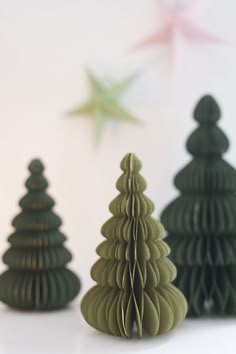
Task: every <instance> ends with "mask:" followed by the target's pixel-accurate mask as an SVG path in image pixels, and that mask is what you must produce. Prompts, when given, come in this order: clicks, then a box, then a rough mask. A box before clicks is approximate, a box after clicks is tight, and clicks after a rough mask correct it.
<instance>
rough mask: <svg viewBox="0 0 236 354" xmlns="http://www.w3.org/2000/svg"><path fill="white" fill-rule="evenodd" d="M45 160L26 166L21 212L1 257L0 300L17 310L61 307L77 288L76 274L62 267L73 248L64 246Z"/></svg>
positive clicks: (69, 257) (75, 293) (71, 297)
mask: <svg viewBox="0 0 236 354" xmlns="http://www.w3.org/2000/svg"><path fill="white" fill-rule="evenodd" d="M43 169H44V167H43V165H42V163H41V162H40V161H39V160H37V159H35V160H33V161H32V162H31V163H30V165H29V171H30V173H31V175H30V177H29V178H28V179H27V181H26V187H27V189H28V193H27V194H26V195H25V196H24V197H23V198H22V199H21V200H20V202H19V205H20V207H21V208H22V212H21V213H20V214H18V215H17V216H16V217H15V218H14V219H13V221H12V225H13V226H14V228H15V232H14V233H13V234H11V235H10V236H9V238H8V241H9V243H10V245H11V247H10V248H9V249H8V250H7V251H6V252H5V253H4V255H3V262H4V263H5V264H6V265H7V266H8V267H9V269H8V270H6V271H5V272H4V273H3V274H1V276H0V300H2V301H3V302H5V303H6V304H8V305H9V306H12V307H16V308H21V309H35V310H50V309H56V308H60V307H64V306H65V305H66V304H67V303H68V302H69V301H71V300H72V299H73V298H74V297H75V296H76V295H77V294H78V292H79V289H80V281H79V279H78V277H77V276H76V275H75V274H74V273H73V272H71V271H70V270H69V269H67V268H66V267H65V266H66V264H67V263H68V262H69V261H70V260H71V258H72V257H71V253H70V252H69V251H68V250H67V249H66V248H65V247H64V242H65V240H66V237H65V235H64V234H62V233H61V232H60V231H59V230H58V228H59V227H60V225H61V224H62V221H61V219H60V217H59V216H57V215H56V214H55V213H54V212H53V211H52V208H53V206H54V201H53V199H52V198H51V197H50V196H49V195H48V194H47V193H46V188H47V186H48V183H47V181H46V179H45V177H44V176H43Z"/></svg>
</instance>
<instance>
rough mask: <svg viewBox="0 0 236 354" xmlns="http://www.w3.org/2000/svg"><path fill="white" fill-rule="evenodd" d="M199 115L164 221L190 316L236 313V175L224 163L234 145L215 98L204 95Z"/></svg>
mask: <svg viewBox="0 0 236 354" xmlns="http://www.w3.org/2000/svg"><path fill="white" fill-rule="evenodd" d="M194 117H195V119H196V121H197V122H198V123H199V126H198V128H197V129H196V130H195V131H194V132H193V133H192V135H191V136H190V137H189V139H188V141H187V150H188V152H190V154H192V155H193V160H192V161H191V162H190V163H188V164H187V166H186V167H184V168H183V169H182V170H181V171H180V172H179V173H178V174H177V176H176V177H175V186H176V187H177V189H179V190H180V192H181V195H180V196H179V197H178V198H176V199H175V200H174V201H173V202H172V203H171V204H170V205H168V206H167V208H166V209H165V210H164V211H163V214H162V216H161V220H162V222H163V224H164V226H165V228H166V229H167V231H168V237H167V239H166V241H167V242H168V244H169V245H170V247H171V250H172V252H171V259H172V260H173V262H174V263H175V264H176V265H177V270H178V276H177V278H176V280H175V284H176V285H177V286H178V287H179V288H180V289H181V290H182V291H183V293H184V294H185V296H186V298H187V300H188V303H189V312H188V314H189V316H200V315H202V314H203V313H204V312H209V311H211V312H214V313H217V314H221V315H223V314H236V194H235V192H236V171H235V169H234V168H233V167H231V166H230V165H229V164H228V163H227V162H226V161H224V160H223V159H222V155H223V154H224V153H225V152H226V150H228V147H229V141H228V139H227V137H226V136H225V135H224V133H223V132H222V130H220V128H219V127H218V126H217V121H218V120H219V118H220V109H219V107H218V105H217V103H216V102H215V100H214V99H213V98H212V97H211V96H204V97H203V98H202V99H201V100H200V101H199V103H198V104H197V106H196V108H195V111H194Z"/></svg>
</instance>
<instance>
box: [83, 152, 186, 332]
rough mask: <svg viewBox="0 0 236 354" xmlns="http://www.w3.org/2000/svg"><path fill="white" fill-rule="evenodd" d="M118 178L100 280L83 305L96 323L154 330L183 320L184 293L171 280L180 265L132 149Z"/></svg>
mask: <svg viewBox="0 0 236 354" xmlns="http://www.w3.org/2000/svg"><path fill="white" fill-rule="evenodd" d="M121 169H122V170H123V174H122V175H121V176H120V178H119V179H118V181H117V185H116V186H117V189H118V190H119V192H120V194H119V195H118V196H117V197H116V198H115V199H114V200H113V201H112V202H111V204H110V211H111V213H112V214H113V216H112V217H111V218H110V219H109V220H108V221H107V222H106V223H105V224H104V225H103V227H102V229H101V233H102V235H103V236H104V237H105V238H106V240H105V241H104V242H103V243H101V244H100V245H99V246H98V248H97V254H98V255H99V256H100V259H99V260H98V261H97V262H96V263H95V264H94V266H93V267H92V270H91V276H92V278H93V279H94V280H95V282H97V285H95V286H94V287H93V288H92V289H91V290H90V291H89V292H88V293H87V294H86V295H85V296H84V298H83V300H82V304H81V310H82V313H83V315H84V317H85V320H86V321H87V322H88V323H89V324H90V325H91V326H92V327H94V328H96V329H98V330H100V331H102V332H105V333H107V334H112V335H115V336H123V337H131V336H132V333H133V330H134V329H135V328H137V332H138V335H139V336H140V337H142V336H143V333H144V332H146V333H147V334H148V335H150V336H156V335H158V334H160V333H164V332H168V331H170V330H171V329H173V328H175V327H176V326H177V325H179V324H180V323H181V322H182V321H183V319H184V317H185V315H186V311H187V303H186V300H185V298H184V296H183V295H182V293H181V292H180V291H179V290H178V289H177V288H176V287H175V286H173V285H172V284H171V282H172V280H174V278H175V277H176V268H175V266H174V265H173V264H172V263H171V262H170V260H169V259H168V258H167V256H168V254H169V247H168V246H167V244H166V243H165V242H164V241H162V240H161V237H162V231H163V228H162V225H161V224H160V223H159V222H158V221H157V220H155V219H154V218H153V217H152V216H151V214H152V212H153V210H154V205H153V203H152V202H151V200H150V199H149V198H147V197H146V196H145V195H144V194H143V191H144V190H145V189H146V182H145V180H144V178H143V177H142V176H141V175H140V174H139V171H140V169H141V162H140V161H139V160H138V158H137V157H136V156H135V155H134V154H128V155H126V156H125V157H124V159H123V160H122V162H121Z"/></svg>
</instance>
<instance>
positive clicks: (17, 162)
mask: <svg viewBox="0 0 236 354" xmlns="http://www.w3.org/2000/svg"><path fill="white" fill-rule="evenodd" d="M235 12H236V2H235V1H233V0H227V1H220V0H215V1H213V2H212V3H211V4H210V6H209V8H208V10H207V12H206V13H205V14H204V16H203V17H202V19H201V24H202V26H203V27H205V28H206V29H208V30H209V31H211V32H214V33H215V34H218V35H219V36H222V37H224V38H225V39H227V40H228V41H229V42H230V43H231V46H229V47H221V46H214V45H205V44H199V43H196V44H189V45H188V47H187V48H186V52H185V56H184V63H183V73H182V76H181V78H180V79H179V81H178V82H175V81H174V80H173V75H172V73H171V70H170V68H171V64H170V63H169V62H168V60H167V58H169V51H168V49H165V48H163V49H160V50H155V49H154V50H146V51H143V52H142V53H141V52H139V53H131V52H130V50H129V49H130V47H132V45H133V44H135V43H136V42H137V41H138V40H140V39H142V38H143V37H145V35H147V34H149V33H150V32H151V31H153V30H155V29H156V28H157V26H159V27H160V26H161V25H162V22H161V19H160V18H159V16H158V11H157V7H156V1H155V0H119V1H116V0H99V1H96V0H70V1H68V0H40V1H32V0H21V1H18V0H0V161H1V174H0V196H1V197H0V220H1V221H0V235H1V237H0V253H1V254H2V253H3V252H4V250H5V249H6V247H7V243H6V237H7V236H8V235H9V234H10V232H11V231H12V227H11V225H10V223H11V220H12V218H13V217H14V216H15V215H16V213H17V212H18V211H19V208H18V206H17V202H18V200H19V198H20V197H21V196H22V195H23V194H24V193H25V189H24V185H23V183H24V181H25V179H26V177H27V175H28V173H27V170H26V166H27V164H28V162H29V161H30V159H31V158H33V157H40V158H42V160H43V161H44V163H45V165H46V167H47V169H46V176H47V177H48V179H49V181H50V189H49V193H50V194H51V195H52V196H53V197H55V199H56V202H57V204H56V208H55V211H56V212H57V213H58V214H59V215H60V216H62V217H63V220H64V225H63V231H65V233H66V234H67V236H68V242H67V246H68V248H69V249H70V250H71V251H72V252H73V254H74V260H73V263H71V267H72V268H73V269H74V270H76V271H77V272H78V273H79V274H80V275H81V277H82V279H83V283H84V287H83V291H85V290H86V288H87V287H88V285H90V284H91V280H90V277H89V270H90V267H91V266H92V264H93V263H94V261H95V260H96V258H97V257H96V253H95V248H96V246H97V245H98V244H99V243H100V242H101V241H102V237H101V236H100V227H101V225H102V224H103V222H105V221H106V220H107V219H108V218H109V216H110V214H109V211H108V204H109V203H110V201H111V200H112V199H113V198H114V197H115V196H116V194H117V191H116V190H115V182H116V180H117V178H118V176H119V175H120V173H121V171H120V169H119V163H120V160H121V159H122V157H123V155H124V154H126V153H127V152H136V153H137V155H138V156H139V157H140V158H141V160H142V161H143V171H142V173H143V175H144V176H145V177H146V179H147V181H148V190H147V194H148V196H150V197H151V199H152V200H153V201H154V202H155V203H156V211H155V213H156V215H157V216H158V215H159V213H160V211H161V210H162V208H163V207H164V206H165V205H166V203H167V202H169V201H170V200H171V199H172V198H173V197H174V196H175V195H176V193H177V192H176V191H175V189H174V187H173V185H172V179H173V176H174V174H175V173H176V172H177V171H178V170H179V169H180V168H181V167H182V166H183V165H184V164H185V163H186V161H188V159H189V157H188V156H187V153H186V151H185V148H184V143H185V140H186V138H187V136H188V135H189V134H190V133H191V132H192V130H193V128H194V126H195V124H194V121H193V120H192V118H191V115H192V109H193V106H194V105H195V103H196V101H197V100H198V99H199V97H200V96H201V95H203V94H205V93H212V94H214V95H215V97H216V99H217V100H218V101H219V103H220V105H221V106H222V110H223V120H222V122H221V125H222V127H223V129H224V131H225V132H226V133H227V134H228V136H229V138H230V139H231V150H230V151H229V153H228V154H227V156H226V157H227V159H228V160H229V161H230V162H232V163H233V164H235V165H236V120H235V117H236V105H235V82H236V64H235V63H236V49H235V47H234V43H236V31H235V30H236V25H235ZM86 65H90V66H91V67H92V68H94V69H95V70H96V71H97V73H98V74H99V75H103V74H104V75H105V76H113V77H114V78H117V79H122V78H123V77H124V76H126V74H128V73H132V72H133V71H135V70H136V69H137V68H141V70H142V71H143V74H142V76H141V77H140V79H139V80H137V82H136V83H134V85H133V87H132V88H131V89H130V91H129V92H128V93H127V95H126V96H125V98H124V103H125V104H126V105H127V107H128V108H129V109H130V111H132V112H133V113H134V114H136V115H137V116H139V117H140V119H142V120H143V121H144V122H145V125H144V126H143V127H138V126H131V125H125V124H123V125H118V126H117V125H116V126H115V125H114V124H112V123H108V124H107V129H106V132H105V136H104V139H103V142H102V144H101V145H100V146H99V147H96V146H95V144H94V135H93V126H92V124H91V121H90V120H89V119H87V120H86V119H83V118H81V119H74V120H73V119H65V118H64V114H65V112H67V111H68V110H70V109H71V108H74V107H75V106H76V105H78V104H79V103H81V102H82V101H83V100H84V99H85V98H86V97H87V94H88V85H87V80H86V76H85V73H84V67H85V66H86ZM1 268H3V265H1Z"/></svg>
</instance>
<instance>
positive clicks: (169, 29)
mask: <svg viewBox="0 0 236 354" xmlns="http://www.w3.org/2000/svg"><path fill="white" fill-rule="evenodd" d="M208 3H209V0H193V1H192V2H191V4H189V3H188V5H186V4H184V2H183V0H182V1H181V0H176V1H174V5H173V6H172V7H171V6H170V5H168V4H167V2H166V1H165V0H158V5H159V9H160V10H159V11H160V15H161V16H162V17H163V19H164V21H165V26H164V28H163V29H162V30H160V31H156V32H155V33H153V34H151V35H150V36H149V37H147V38H145V39H144V40H143V41H141V42H140V43H138V44H137V45H136V46H135V47H134V49H140V48H145V47H153V46H159V45H161V44H169V45H170V46H171V52H172V61H173V64H174V67H175V68H176V69H178V68H179V67H180V66H181V63H182V57H183V52H184V46H185V44H186V42H187V41H198V42H206V43H216V44H219V43H220V44H226V41H224V40H223V39H221V38H219V37H217V36H215V35H214V34H211V33H209V32H207V31H206V30H204V29H203V28H201V27H200V26H199V25H198V18H199V17H200V16H201V15H202V13H203V12H204V10H205V9H206V7H207V5H208Z"/></svg>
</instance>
